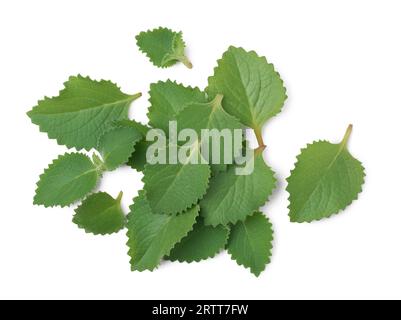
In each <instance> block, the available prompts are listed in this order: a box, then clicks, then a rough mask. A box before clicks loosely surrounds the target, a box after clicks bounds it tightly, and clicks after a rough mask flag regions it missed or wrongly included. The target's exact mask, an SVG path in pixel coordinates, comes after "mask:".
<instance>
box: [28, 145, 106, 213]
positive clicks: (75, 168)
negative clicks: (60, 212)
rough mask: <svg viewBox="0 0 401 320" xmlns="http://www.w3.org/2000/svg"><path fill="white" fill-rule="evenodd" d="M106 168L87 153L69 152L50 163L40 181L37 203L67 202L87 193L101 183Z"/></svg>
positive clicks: (65, 204)
mask: <svg viewBox="0 0 401 320" xmlns="http://www.w3.org/2000/svg"><path fill="white" fill-rule="evenodd" d="M101 173H102V168H100V167H97V166H96V165H95V164H94V163H93V162H92V161H91V160H90V159H89V158H88V157H87V156H86V155H83V154H81V153H66V154H64V155H62V156H60V157H58V158H57V159H56V160H54V161H53V163H52V164H50V165H49V168H48V169H46V170H45V172H44V173H43V174H42V175H41V176H40V179H39V182H38V183H37V186H38V188H37V189H36V195H35V197H34V204H37V205H44V206H45V207H49V206H62V207H64V206H67V205H70V204H72V203H73V202H75V201H78V200H80V199H82V198H83V197H85V195H86V194H88V193H89V192H91V191H92V190H93V189H94V188H95V187H96V185H97V183H98V181H99V178H100V175H101Z"/></svg>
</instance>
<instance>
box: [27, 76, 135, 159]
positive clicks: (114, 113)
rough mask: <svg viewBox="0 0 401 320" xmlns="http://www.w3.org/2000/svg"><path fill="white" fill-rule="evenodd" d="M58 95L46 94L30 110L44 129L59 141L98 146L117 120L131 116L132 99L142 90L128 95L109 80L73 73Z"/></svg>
mask: <svg viewBox="0 0 401 320" xmlns="http://www.w3.org/2000/svg"><path fill="white" fill-rule="evenodd" d="M64 85H65V88H64V89H63V90H62V91H60V94H59V96H58V97H54V98H45V99H44V100H42V101H39V103H38V105H37V106H36V107H34V108H33V109H32V110H31V111H29V112H28V116H29V117H30V118H31V120H32V122H33V123H34V124H37V125H38V126H39V128H40V131H42V132H47V134H48V136H49V138H51V139H56V140H57V143H58V144H61V145H66V146H67V147H68V148H73V147H75V148H76V149H78V150H80V149H86V150H88V151H89V150H90V149H91V148H96V146H97V143H98V141H99V138H100V137H101V136H102V135H103V134H104V133H105V132H107V131H109V130H110V129H111V128H112V126H113V121H116V120H123V119H128V109H129V106H130V104H131V102H132V101H133V100H135V99H137V98H139V97H140V96H141V94H140V93H138V94H135V95H128V94H125V93H122V92H121V90H120V89H119V88H118V87H117V86H116V85H115V84H113V83H111V82H109V81H104V80H102V81H94V80H91V79H89V78H84V77H82V76H77V77H70V79H69V80H68V81H67V82H66V83H65V84H64Z"/></svg>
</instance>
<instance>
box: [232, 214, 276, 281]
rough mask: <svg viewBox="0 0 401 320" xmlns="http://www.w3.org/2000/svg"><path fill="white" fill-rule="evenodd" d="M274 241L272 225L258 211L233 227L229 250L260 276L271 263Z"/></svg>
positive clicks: (233, 257)
mask: <svg viewBox="0 0 401 320" xmlns="http://www.w3.org/2000/svg"><path fill="white" fill-rule="evenodd" d="M272 241H273V229H272V225H271V224H270V222H269V220H268V219H267V218H266V217H265V216H264V215H263V214H262V213H260V212H256V213H255V214H254V215H252V216H249V217H247V218H246V220H245V221H240V222H238V223H237V224H236V225H234V226H233V227H232V228H231V232H230V238H229V240H228V245H227V250H228V252H229V253H230V254H231V257H232V259H233V260H235V261H237V263H238V264H239V265H242V266H244V267H245V268H250V270H251V272H252V273H253V274H254V275H255V276H257V277H258V276H259V275H260V273H261V272H262V271H263V270H264V269H265V267H266V265H267V264H268V263H270V257H271V251H272V248H273V245H272Z"/></svg>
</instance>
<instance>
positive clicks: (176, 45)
mask: <svg viewBox="0 0 401 320" xmlns="http://www.w3.org/2000/svg"><path fill="white" fill-rule="evenodd" d="M136 40H137V42H136V44H137V45H138V47H139V49H140V50H141V51H142V52H143V53H145V54H146V55H147V57H148V58H149V59H150V61H151V62H152V63H153V64H154V65H155V66H156V67H161V68H166V67H170V66H172V65H174V64H176V63H177V62H178V61H180V62H182V63H183V64H184V65H185V66H186V67H188V68H189V69H191V68H192V63H191V62H190V61H189V60H188V58H187V56H186V55H185V53H184V49H185V43H184V40H183V39H182V32H174V31H172V30H170V29H167V28H161V27H160V28H158V29H153V30H149V31H146V32H141V33H140V34H138V35H137V36H136Z"/></svg>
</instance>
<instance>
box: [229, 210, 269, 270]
mask: <svg viewBox="0 0 401 320" xmlns="http://www.w3.org/2000/svg"><path fill="white" fill-rule="evenodd" d="M258 212H260V211H255V212H253V213H252V215H249V216H247V217H251V216H253V215H255V214H257V213H258ZM260 213H261V214H263V215H264V217H265V218H266V220H267V223H268V225H269V227H270V230H271V232H272V239H271V241H270V246H271V249H270V250H269V252H268V255H267V258H268V261H267V262H266V263H265V265H264V266H263V269H262V270H260V272H259V273H258V274H256V273H254V272H253V271H252V268H251V266H247V265H245V264H243V263H239V262H238V261H237V260H236V259H235V258H234V257H233V254H232V252H230V249H229V248H228V247H227V252H228V254H229V255H230V258H231V260H233V261H235V262H236V263H237V265H238V266H240V267H241V266H242V267H244V268H245V269H249V271H250V272H251V273H252V274H253V275H254V276H255V277H259V276H260V275H261V274H262V273H263V272H264V271H265V270H266V267H267V266H268V265H269V264H270V263H271V260H272V256H273V252H272V251H273V249H274V246H273V243H274V228H273V224H272V223H271V221H270V219H269V218H268V217H267V216H266V215H265V214H264V213H263V212H260ZM239 222H241V223H243V222H244V221H239Z"/></svg>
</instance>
